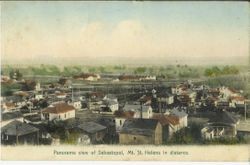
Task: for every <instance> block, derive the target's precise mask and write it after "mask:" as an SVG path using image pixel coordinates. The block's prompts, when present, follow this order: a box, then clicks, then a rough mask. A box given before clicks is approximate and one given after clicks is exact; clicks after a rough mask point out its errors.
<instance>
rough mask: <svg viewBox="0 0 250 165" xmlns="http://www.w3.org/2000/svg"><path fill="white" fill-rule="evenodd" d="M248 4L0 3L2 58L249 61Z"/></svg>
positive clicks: (147, 62)
mask: <svg viewBox="0 0 250 165" xmlns="http://www.w3.org/2000/svg"><path fill="white" fill-rule="evenodd" d="M249 25H250V24H249V4H248V2H150V1H149V2H128V1H127V2H112V1H109V2H86V1H85V2H80V1H75V2H69V1H68V2H66V1H61V2H55V1H54V2H46V1H42V2H35V1H33V2H32V1H30V2H2V3H1V58H2V63H48V64H82V65H84V64H97V65H101V64H103V65H105V64H138V65H139V64H144V65H150V64H152V65H166V64H173V63H187V64H247V63H248V62H249V27H250V26H249Z"/></svg>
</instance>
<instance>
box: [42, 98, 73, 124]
mask: <svg viewBox="0 0 250 165" xmlns="http://www.w3.org/2000/svg"><path fill="white" fill-rule="evenodd" d="M71 118H75V107H73V106H71V105H68V104H66V103H63V102H59V103H55V104H52V105H50V106H49V107H47V108H45V109H43V110H42V111H41V119H42V120H48V121H52V120H54V119H57V120H67V119H71Z"/></svg>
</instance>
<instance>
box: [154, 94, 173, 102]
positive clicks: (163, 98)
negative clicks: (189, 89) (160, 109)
mask: <svg viewBox="0 0 250 165" xmlns="http://www.w3.org/2000/svg"><path fill="white" fill-rule="evenodd" d="M157 98H158V102H161V103H165V104H166V105H170V104H173V103H174V95H172V94H170V93H168V92H161V93H159V94H158V95H157Z"/></svg>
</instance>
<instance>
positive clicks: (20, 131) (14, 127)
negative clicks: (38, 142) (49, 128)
mask: <svg viewBox="0 0 250 165" xmlns="http://www.w3.org/2000/svg"><path fill="white" fill-rule="evenodd" d="M37 131H39V129H37V128H35V127H33V126H31V125H29V124H26V123H22V122H20V121H17V120H14V121H12V122H10V123H9V124H7V125H5V126H4V127H2V129H1V132H2V133H4V134H6V135H9V136H16V135H18V136H21V135H26V134H30V133H34V132H37Z"/></svg>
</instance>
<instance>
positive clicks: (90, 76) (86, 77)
mask: <svg viewBox="0 0 250 165" xmlns="http://www.w3.org/2000/svg"><path fill="white" fill-rule="evenodd" d="M73 78H74V79H77V80H86V81H98V80H99V79H101V76H100V75H99V74H92V73H82V74H80V75H76V76H73Z"/></svg>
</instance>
